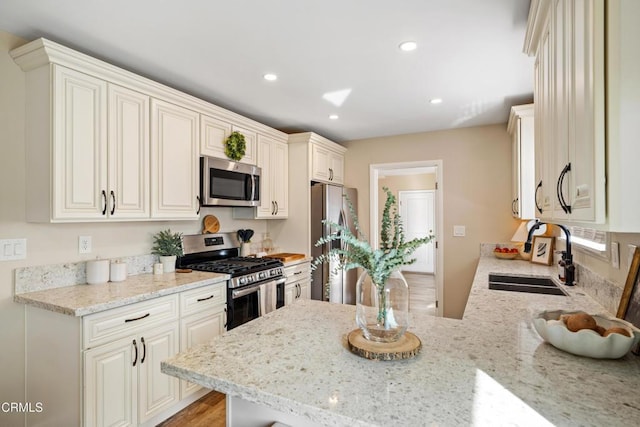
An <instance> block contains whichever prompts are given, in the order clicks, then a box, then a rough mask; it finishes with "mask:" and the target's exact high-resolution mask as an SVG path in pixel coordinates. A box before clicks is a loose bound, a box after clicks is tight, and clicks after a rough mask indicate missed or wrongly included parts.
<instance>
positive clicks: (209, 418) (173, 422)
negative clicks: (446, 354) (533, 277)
mask: <svg viewBox="0 0 640 427" xmlns="http://www.w3.org/2000/svg"><path fill="white" fill-rule="evenodd" d="M402 274H403V275H404V277H405V279H406V280H407V283H408V284H409V310H410V311H412V312H421V313H427V314H431V315H433V316H435V315H436V290H435V277H434V276H433V275H431V274H421V273H409V272H406V273H402ZM225 417H226V410H225V395H224V394H222V393H218V392H216V391H212V392H211V393H209V394H206V395H205V396H203V397H202V398H200V399H199V400H197V401H195V402H193V403H192V404H191V405H189V406H187V407H186V408H184V409H183V410H182V411H180V412H178V413H177V414H175V415H174V416H173V417H171V418H169V419H168V420H166V421H164V422H162V423H161V424H158V427H183V426H189V427H224V426H225Z"/></svg>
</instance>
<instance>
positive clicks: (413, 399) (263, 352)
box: [162, 257, 640, 426]
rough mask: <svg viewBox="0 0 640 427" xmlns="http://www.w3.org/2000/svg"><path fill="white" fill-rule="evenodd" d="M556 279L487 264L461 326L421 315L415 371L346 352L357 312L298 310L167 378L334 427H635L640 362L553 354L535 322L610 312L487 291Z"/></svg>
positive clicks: (579, 297) (196, 356)
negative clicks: (523, 280) (508, 282)
mask: <svg viewBox="0 0 640 427" xmlns="http://www.w3.org/2000/svg"><path fill="white" fill-rule="evenodd" d="M501 271H503V272H512V273H522V274H532V275H538V274H543V275H552V274H555V273H556V271H557V270H556V269H555V268H551V267H546V266H541V265H535V264H531V263H529V262H525V261H504V260H498V259H496V258H494V257H482V258H481V259H480V262H479V266H478V269H477V272H476V276H475V278H474V282H473V286H472V291H471V294H470V296H469V300H468V303H467V310H466V312H465V316H464V318H463V319H462V320H456V319H446V318H438V317H432V316H427V315H418V314H416V315H414V318H413V323H412V326H411V327H410V331H412V332H413V333H414V334H416V335H417V336H418V337H419V338H420V339H421V340H422V343H423V348H422V351H421V353H420V354H419V355H418V356H417V357H415V358H414V359H410V360H403V361H393V362H376V361H370V360H366V359H363V358H360V357H358V356H356V355H354V354H352V353H351V352H349V350H348V349H347V347H346V335H347V334H348V333H349V332H350V331H351V330H353V329H355V327H356V326H355V322H354V316H355V307H354V306H347V305H339V304H330V303H325V302H319V301H309V300H299V301H298V302H296V303H294V304H292V305H290V306H287V307H284V308H282V309H280V310H277V311H275V312H271V313H269V314H267V315H266V316H264V317H262V318H259V319H257V320H254V321H252V322H249V323H247V324H244V325H242V326H240V327H238V328H235V329H233V330H231V331H229V332H227V333H225V334H223V335H221V336H219V337H216V338H215V339H213V340H212V341H211V342H209V343H206V344H202V345H200V346H196V347H194V348H192V349H190V350H187V351H185V352H183V353H181V354H179V355H177V356H176V357H174V358H171V359H169V360H167V361H164V362H163V363H162V371H163V372H165V373H167V374H170V375H174V376H177V377H180V378H183V379H187V380H189V381H193V382H196V383H198V384H200V385H203V386H205V387H208V388H211V389H214V390H218V391H220V392H223V393H227V394H229V395H232V396H236V397H240V398H243V399H245V400H248V401H250V402H254V403H258V404H262V405H265V406H267V407H271V408H274V409H277V410H279V411H281V412H285V413H290V414H295V415H298V416H301V417H303V418H306V419H309V420H311V421H314V422H316V423H320V424H323V425H328V426H356V425H361V426H365V425H367V426H368V425H380V426H382V425H385V426H423V425H438V426H459V425H475V426H480V425H491V426H494V425H505V424H509V425H535V426H541V425H559V426H565V425H566V426H572V425H583V426H603V425H616V426H626V425H629V426H631V425H633V426H635V425H637V422H638V419H639V417H640V397H639V396H640V395H639V394H638V390H640V358H639V357H636V356H633V355H631V354H629V355H627V356H625V357H624V358H622V359H618V360H596V359H589V358H584V357H577V356H573V355H571V354H568V353H565V352H563V351H560V350H557V349H556V348H554V347H552V346H551V345H549V344H545V343H544V342H543V341H542V339H541V338H540V337H539V336H538V334H537V333H536V331H535V330H534V329H533V326H532V323H531V315H532V313H534V312H536V311H539V310H544V309H555V308H564V309H583V310H586V311H588V312H602V311H603V309H602V307H601V306H600V305H598V304H597V303H596V302H595V301H594V300H592V299H591V298H590V297H588V296H587V295H584V294H583V293H582V292H581V291H580V289H579V288H578V287H576V288H572V289H570V290H569V292H570V293H571V294H572V296H571V297H563V296H553V295H536V294H524V293H517V292H506V291H494V290H489V289H488V284H487V275H488V273H489V272H501Z"/></svg>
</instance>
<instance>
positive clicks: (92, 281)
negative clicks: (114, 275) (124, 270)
mask: <svg viewBox="0 0 640 427" xmlns="http://www.w3.org/2000/svg"><path fill="white" fill-rule="evenodd" d="M86 275H87V283H88V284H89V285H97V284H99V283H107V282H108V281H109V260H108V259H96V260H92V261H87V266H86Z"/></svg>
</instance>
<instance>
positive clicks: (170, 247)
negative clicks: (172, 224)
mask: <svg viewBox="0 0 640 427" xmlns="http://www.w3.org/2000/svg"><path fill="white" fill-rule="evenodd" d="M151 253H153V254H155V255H158V257H159V259H160V262H161V263H162V271H164V272H165V273H171V272H173V271H175V269H176V259H177V257H179V256H182V253H183V252H182V233H172V232H171V230H170V229H167V230H162V231H159V232H158V233H156V234H155V235H154V236H153V247H152V248H151Z"/></svg>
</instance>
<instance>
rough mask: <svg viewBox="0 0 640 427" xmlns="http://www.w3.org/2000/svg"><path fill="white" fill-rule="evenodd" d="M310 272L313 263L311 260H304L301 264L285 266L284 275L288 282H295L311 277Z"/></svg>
mask: <svg viewBox="0 0 640 427" xmlns="http://www.w3.org/2000/svg"><path fill="white" fill-rule="evenodd" d="M310 274H311V264H310V263H309V262H302V263H300V264H296V265H292V266H289V267H285V268H284V275H285V277H286V278H287V282H286V283H287V284H290V283H295V282H297V281H299V280H302V279H306V278H309V276H310Z"/></svg>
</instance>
